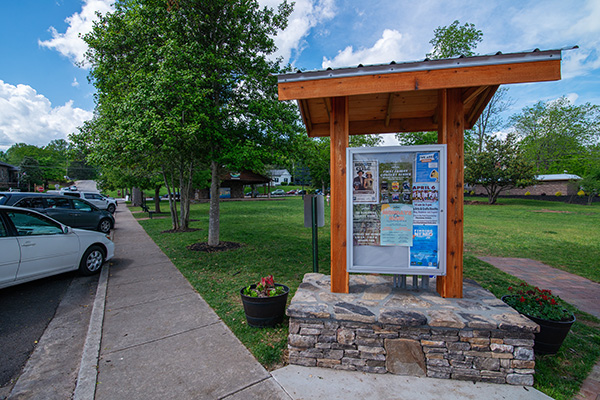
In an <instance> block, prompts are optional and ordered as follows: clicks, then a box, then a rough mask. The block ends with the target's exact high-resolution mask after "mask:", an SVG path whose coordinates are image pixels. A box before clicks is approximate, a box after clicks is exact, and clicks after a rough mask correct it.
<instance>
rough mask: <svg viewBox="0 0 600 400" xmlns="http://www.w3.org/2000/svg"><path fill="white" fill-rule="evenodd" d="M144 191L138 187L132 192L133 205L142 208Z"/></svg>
mask: <svg viewBox="0 0 600 400" xmlns="http://www.w3.org/2000/svg"><path fill="white" fill-rule="evenodd" d="M143 203H144V202H143V199H142V191H141V190H140V189H138V188H136V187H134V188H133V189H132V190H131V205H132V206H134V207H141V206H142V204H143Z"/></svg>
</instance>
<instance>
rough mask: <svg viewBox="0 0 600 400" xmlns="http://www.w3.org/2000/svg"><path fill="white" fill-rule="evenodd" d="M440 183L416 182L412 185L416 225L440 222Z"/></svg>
mask: <svg viewBox="0 0 600 400" xmlns="http://www.w3.org/2000/svg"><path fill="white" fill-rule="evenodd" d="M439 188H440V186H439V183H416V184H414V185H413V187H412V199H413V208H414V223H415V225H437V224H438V223H439V213H440V203H439Z"/></svg>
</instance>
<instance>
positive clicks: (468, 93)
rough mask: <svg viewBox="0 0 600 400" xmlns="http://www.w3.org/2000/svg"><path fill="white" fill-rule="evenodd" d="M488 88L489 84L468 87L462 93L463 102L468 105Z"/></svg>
mask: <svg viewBox="0 0 600 400" xmlns="http://www.w3.org/2000/svg"><path fill="white" fill-rule="evenodd" d="M486 89H487V86H477V87H472V88H468V89H466V90H465V91H464V92H463V95H462V101H463V104H464V105H465V106H466V105H467V104H469V103H470V102H472V101H474V100H475V99H476V98H477V96H479V95H480V94H481V93H483V91H485V90H486Z"/></svg>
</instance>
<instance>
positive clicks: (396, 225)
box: [381, 204, 413, 247]
mask: <svg viewBox="0 0 600 400" xmlns="http://www.w3.org/2000/svg"><path fill="white" fill-rule="evenodd" d="M412 231H413V208H412V206H411V205H409V204H382V205H381V245H382V246H409V247H410V246H412V244H413V237H412V236H413V235H412V233H413V232H412Z"/></svg>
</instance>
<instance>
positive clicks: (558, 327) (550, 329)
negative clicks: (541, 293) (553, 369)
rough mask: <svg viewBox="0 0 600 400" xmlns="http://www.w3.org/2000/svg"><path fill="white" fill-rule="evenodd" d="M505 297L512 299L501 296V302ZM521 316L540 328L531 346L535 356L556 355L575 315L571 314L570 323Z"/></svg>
mask: <svg viewBox="0 0 600 400" xmlns="http://www.w3.org/2000/svg"><path fill="white" fill-rule="evenodd" d="M507 297H512V295H507V296H502V301H504V302H505V303H506V301H505V299H506V298H507ZM521 314H523V313H521ZM523 315H524V316H526V317H527V318H529V319H530V320H532V321H533V322H535V323H536V324H538V325H539V326H540V332H539V333H536V334H535V344H534V346H533V351H534V352H535V353H536V354H556V353H557V352H558V349H560V346H561V345H562V343H563V341H564V340H565V338H566V337H567V334H568V333H569V331H570V330H571V326H572V325H573V323H574V322H575V315H573V314H571V317H572V318H571V320H570V321H550V320H547V319H542V318H537V317H533V316H531V315H527V314H523Z"/></svg>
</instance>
